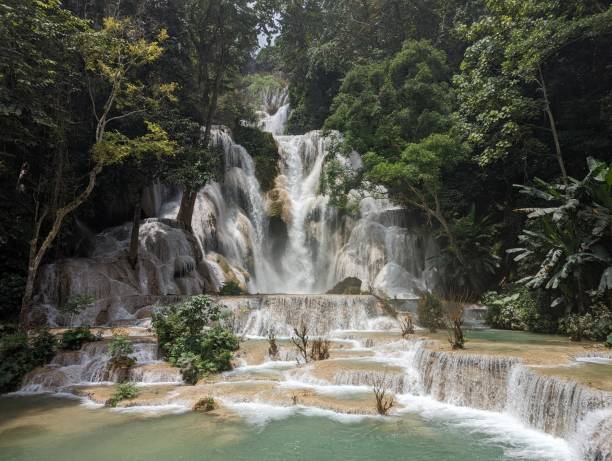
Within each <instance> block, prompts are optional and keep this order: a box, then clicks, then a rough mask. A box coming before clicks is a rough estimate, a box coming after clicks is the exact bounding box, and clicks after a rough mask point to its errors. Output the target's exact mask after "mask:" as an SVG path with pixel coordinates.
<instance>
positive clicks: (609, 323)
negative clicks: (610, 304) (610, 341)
mask: <svg viewBox="0 0 612 461" xmlns="http://www.w3.org/2000/svg"><path fill="white" fill-rule="evenodd" d="M611 331H612V316H610V311H609V310H608V308H607V307H606V306H605V305H600V306H595V307H594V308H593V310H592V312H591V313H588V314H585V315H575V314H572V315H569V316H567V317H565V318H563V319H561V320H560V321H559V333H561V334H565V335H568V336H569V337H570V339H571V340H572V341H581V340H583V339H588V340H591V341H604V340H606V339H607V338H609V335H610V332H611Z"/></svg>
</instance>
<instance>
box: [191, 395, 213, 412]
mask: <svg viewBox="0 0 612 461" xmlns="http://www.w3.org/2000/svg"><path fill="white" fill-rule="evenodd" d="M215 408H217V404H216V402H215V399H214V398H213V397H212V396H210V395H209V396H208V397H204V398H202V399H200V400H198V401H197V402H196V403H195V405H194V406H193V411H203V412H209V411H213V410H214V409H215Z"/></svg>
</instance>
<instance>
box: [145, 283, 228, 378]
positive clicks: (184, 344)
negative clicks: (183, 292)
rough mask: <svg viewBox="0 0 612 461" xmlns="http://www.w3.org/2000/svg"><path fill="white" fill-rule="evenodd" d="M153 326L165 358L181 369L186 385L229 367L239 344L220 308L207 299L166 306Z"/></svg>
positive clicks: (155, 319)
mask: <svg viewBox="0 0 612 461" xmlns="http://www.w3.org/2000/svg"><path fill="white" fill-rule="evenodd" d="M153 327H154V328H155V331H156V333H157V337H158V340H159V345H160V348H161V350H162V353H163V354H164V357H165V358H166V359H167V360H168V361H170V363H172V364H173V365H175V366H178V367H179V368H181V373H182V375H183V379H184V380H185V382H186V383H188V384H195V383H196V382H197V381H198V380H199V379H200V378H201V377H202V376H203V375H204V374H205V373H219V372H222V371H226V370H230V369H231V368H232V363H231V360H232V352H234V351H236V350H237V349H238V347H239V341H238V338H237V337H236V336H235V335H234V334H233V333H232V331H231V330H230V329H229V328H227V327H226V326H225V325H224V324H223V322H222V319H221V308H220V306H219V305H218V304H216V303H215V302H214V301H213V300H212V298H211V297H210V296H206V295H199V296H193V297H192V298H190V299H188V300H187V301H185V302H183V303H181V304H175V305H173V306H168V307H165V308H164V309H162V310H161V311H160V312H157V313H156V314H155V315H154V316H153Z"/></svg>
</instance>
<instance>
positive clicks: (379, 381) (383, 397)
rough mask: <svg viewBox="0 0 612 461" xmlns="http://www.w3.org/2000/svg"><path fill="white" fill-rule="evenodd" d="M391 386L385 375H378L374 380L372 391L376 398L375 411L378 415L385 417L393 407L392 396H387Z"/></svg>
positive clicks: (393, 400)
mask: <svg viewBox="0 0 612 461" xmlns="http://www.w3.org/2000/svg"><path fill="white" fill-rule="evenodd" d="M390 387H391V385H390V383H389V381H388V379H387V376H386V375H380V376H377V377H375V378H374V382H373V390H374V397H375V398H376V411H377V412H378V414H379V415H382V416H385V415H387V414H388V413H389V410H390V409H391V408H393V405H395V399H394V397H393V395H389V394H390V392H389V389H390Z"/></svg>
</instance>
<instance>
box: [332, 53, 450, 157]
mask: <svg viewBox="0 0 612 461" xmlns="http://www.w3.org/2000/svg"><path fill="white" fill-rule="evenodd" d="M448 81H449V69H448V66H447V64H446V56H445V55H444V53H443V52H442V51H440V50H437V49H435V48H434V47H433V46H432V45H431V44H430V43H428V42H426V41H409V42H406V43H405V44H404V47H403V49H402V50H401V51H400V52H399V53H397V54H396V55H395V56H393V57H392V58H390V59H388V60H386V61H383V62H377V63H375V64H369V65H364V66H356V67H354V68H353V69H352V70H351V71H350V72H349V73H348V74H347V75H346V77H345V78H344V80H343V83H342V87H341V88H340V92H339V93H338V95H337V96H336V98H335V99H334V104H333V106H332V114H331V115H330V117H329V118H328V119H327V121H326V123H325V127H326V128H329V129H337V130H340V131H341V132H342V133H343V134H344V135H345V136H346V139H347V142H348V143H349V144H350V145H351V146H352V147H353V148H355V149H356V150H358V151H359V152H370V151H374V152H376V153H377V154H378V155H382V156H383V157H385V158H389V159H397V157H398V156H399V155H400V154H401V152H402V151H403V150H404V149H405V148H406V147H407V146H408V144H409V143H414V142H417V141H420V140H422V139H424V138H426V137H427V136H429V135H430V134H432V133H436V132H444V131H446V130H447V129H448V128H449V126H450V124H449V120H450V119H449V114H450V111H451V92H450V88H449V83H448ZM412 153H414V150H411V151H409V152H408V153H407V155H408V156H411V155H412Z"/></svg>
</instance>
